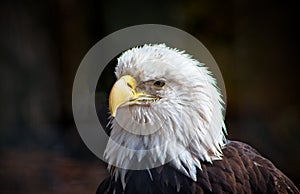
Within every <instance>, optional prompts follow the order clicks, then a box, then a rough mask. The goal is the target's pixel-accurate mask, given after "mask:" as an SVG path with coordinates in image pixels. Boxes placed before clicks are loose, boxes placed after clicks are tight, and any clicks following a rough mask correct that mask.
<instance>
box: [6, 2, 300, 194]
mask: <svg viewBox="0 0 300 194" xmlns="http://www.w3.org/2000/svg"><path fill="white" fill-rule="evenodd" d="M219 2H220V1H215V0H213V1H208V0H206V1H196V0H187V1H180V0H175V1H174V0H172V1H171V0H167V1H158V0H154V1H145V2H142V1H138V0H133V1H105V2H104V1H96V0H86V1H83V0H81V1H71V0H44V1H34V0H23V1H21V0H2V1H1V3H0V27H1V30H0V34H1V38H0V64H1V66H0V89H1V90H0V94H1V96H0V107H1V108H0V109H1V111H0V145H1V147H0V157H1V159H0V169H1V171H0V192H1V193H94V192H95V190H96V188H97V185H98V184H99V182H100V181H101V180H102V179H103V177H104V176H106V175H107V172H106V168H105V164H104V163H103V162H101V161H100V159H98V158H97V157H96V156H94V155H93V154H92V153H91V152H90V150H89V149H88V148H87V147H86V146H85V145H84V143H83V141H82V140H81V138H80V136H79V134H78V132H77V130H76V127H75V124H74V120H73V117H72V107H71V93H72V84H73V79H74V76H75V73H76V70H77V68H78V66H79V64H80V62H81V60H82V58H83V57H84V55H85V54H86V53H87V51H88V50H89V49H90V48H91V47H92V46H93V45H94V44H95V43H96V42H97V41H99V40H100V39H101V38H103V37H104V36H106V35H108V34H110V33H112V32H114V31H116V30H119V29H122V28H124V27H127V26H130V25H136V24H144V23H159V24H166V25H171V26H174V27H178V28H180V29H183V30H185V31H187V32H189V33H190V34H192V35H194V36H195V37H197V38H198V39H199V40H200V41H201V42H202V43H203V44H204V45H205V46H206V47H207V48H208V50H209V51H210V52H211V53H212V55H213V56H214V57H215V59H216V61H217V63H218V65H219V68H220V70H221V72H222V73H223V78H224V81H225V85H226V88H227V114H226V124H227V128H228V133H229V135H228V137H229V139H235V140H240V141H244V142H247V143H249V144H251V145H252V146H253V147H255V148H256V149H258V150H259V151H260V152H261V153H262V154H263V155H264V156H266V157H267V158H269V159H271V160H272V161H273V162H274V164H275V165H276V166H277V167H278V168H279V169H281V170H282V171H283V172H284V173H286V174H287V175H288V176H289V177H290V178H291V179H292V180H293V181H294V182H295V184H296V185H297V186H298V187H299V185H300V165H299V164H300V154H299V150H300V149H299V148H300V142H299V139H300V127H299V126H300V125H299V124H300V109H299V108H300V102H299V98H300V92H299V90H300V87H299V76H300V67H299V66H300V61H299V43H300V39H299V34H300V33H299V30H298V25H299V19H298V18H299V16H300V15H299V6H298V4H296V2H295V3H292V1H279V0H276V1H250V0H246V1H238V0H228V1H223V3H219ZM103 114H104V113H103Z"/></svg>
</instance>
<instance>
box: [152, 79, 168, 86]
mask: <svg viewBox="0 0 300 194" xmlns="http://www.w3.org/2000/svg"><path fill="white" fill-rule="evenodd" d="M153 85H154V86H156V87H163V86H164V85H165V82H163V81H160V80H158V81H155V82H154V83H153Z"/></svg>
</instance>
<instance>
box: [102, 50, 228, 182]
mask: <svg viewBox="0 0 300 194" xmlns="http://www.w3.org/2000/svg"><path fill="white" fill-rule="evenodd" d="M144 47H145V46H144ZM148 47H150V46H148ZM164 48H167V47H164ZM148 49H149V48H148ZM167 49H168V50H169V51H172V52H177V53H179V54H180V55H181V56H183V59H182V60H189V63H191V67H190V68H192V70H191V72H190V74H191V75H190V77H191V79H192V77H193V76H194V77H196V76H202V78H201V80H197V81H194V82H192V83H190V82H189V83H187V84H194V85H192V86H191V87H184V89H182V91H181V88H180V91H181V92H182V93H178V96H179V97H178V96H176V97H174V98H173V99H172V100H171V99H169V100H168V101H162V102H159V103H161V104H159V106H151V107H150V108H149V107H144V106H130V107H124V108H120V109H119V110H118V114H117V115H116V118H114V119H112V120H111V126H112V131H111V136H110V140H109V142H108V144H107V147H106V150H105V153H104V156H105V158H106V159H107V161H108V162H109V168H111V166H115V167H116V168H114V170H113V171H112V173H114V175H115V176H116V177H118V176H120V177H121V180H122V182H123V186H124V187H125V185H126V183H125V174H126V171H127V169H131V170H134V169H139V168H142V167H144V166H145V164H146V166H147V165H149V166H148V169H149V168H153V167H158V166H160V165H163V164H166V163H169V164H171V165H172V166H174V167H175V168H177V169H178V170H179V171H181V172H182V173H184V174H185V175H186V176H188V177H190V178H191V179H193V180H195V181H196V173H197V168H198V169H201V161H207V162H212V161H213V160H217V159H221V158H222V147H223V146H224V144H225V142H226V138H225V134H224V133H226V129H225V125H224V118H223V102H222V99H221V94H220V92H219V90H218V89H217V87H216V83H215V79H214V78H213V77H212V76H211V75H210V74H211V73H210V72H209V71H208V70H207V68H206V67H204V66H203V65H202V64H200V63H199V62H198V61H195V60H192V59H191V58H190V56H188V55H186V54H182V52H181V53H180V52H178V51H176V50H172V49H169V48H167ZM166 52H167V51H166ZM123 55H125V56H123V58H122V56H121V59H120V60H119V64H118V66H119V69H117V70H116V71H117V75H118V76H120V74H122V72H118V71H121V70H122V71H124V69H126V67H124V66H125V65H124V64H125V62H124V61H123V63H122V60H127V61H128V60H129V59H124V58H125V57H126V53H124V54H123ZM127 55H130V53H129V54H128V53H127ZM127 57H129V56H127ZM135 57H136V56H135ZM131 58H132V57H131ZM177 60H178V59H177ZM131 61H133V60H131ZM185 62H186V61H185ZM131 65H132V64H131ZM120 69H121V70H120ZM195 70H196V72H195ZM123 73H127V72H123ZM143 73H144V72H143ZM194 74H195V75H194ZM197 79H198V78H197ZM187 81H188V80H187ZM183 84H185V83H183ZM183 90H184V91H183ZM184 94H189V95H184ZM128 111H129V112H128ZM128 113H130V114H128ZM145 121H147V122H145ZM121 126H122V127H121ZM124 128H125V129H124ZM153 128H155V129H158V130H157V131H155V132H154V131H151V132H149V134H147V135H145V134H144V133H143V134H144V135H139V134H141V132H144V131H150V130H152V129H153ZM128 129H130V130H131V131H128ZM122 146H123V148H124V147H125V148H127V151H122V152H121V151H120V147H122ZM149 150H150V151H149ZM147 162H148V163H149V164H147ZM138 164H141V165H140V166H138Z"/></svg>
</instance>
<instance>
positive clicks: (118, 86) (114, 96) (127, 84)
mask: <svg viewBox="0 0 300 194" xmlns="http://www.w3.org/2000/svg"><path fill="white" fill-rule="evenodd" d="M157 99H158V98H157V97H155V96H153V95H148V94H145V93H143V92H137V91H136V80H135V79H134V77H132V76H131V75H124V76H122V77H121V78H120V79H118V80H117V81H116V83H115V84H114V85H113V87H112V89H111V91H110V94H109V110H110V113H111V115H112V116H113V117H115V116H116V113H117V110H118V108H119V107H122V106H125V105H130V104H138V103H142V102H145V101H149V100H151V101H155V100H157Z"/></svg>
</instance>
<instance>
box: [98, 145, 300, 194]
mask: <svg viewBox="0 0 300 194" xmlns="http://www.w3.org/2000/svg"><path fill="white" fill-rule="evenodd" d="M223 154H224V156H223V158H222V160H216V161H213V163H207V162H203V163H202V169H198V170H197V182H194V181H193V180H191V179H190V178H189V177H187V176H185V175H183V174H182V173H181V172H179V171H177V170H176V169H175V168H173V167H172V166H170V165H168V164H166V165H164V166H162V167H159V168H153V169H151V170H149V171H147V170H139V171H133V170H131V171H128V173H127V174H126V177H125V181H126V186H125V189H123V187H122V183H121V180H120V178H117V180H115V177H114V176H110V177H108V178H106V179H105V180H104V181H103V182H102V183H101V184H100V185H99V187H98V190H97V194H102V193H105V194H110V193H111V194H112V193H116V194H119V193H124V194H133V193H143V194H150V193H152V194H171V193H195V194H196V193H197V194H198V193H238V194H242V193H300V192H299V190H298V189H297V187H296V186H295V185H294V184H293V182H292V181H291V180H290V179H289V178H288V177H286V176H285V175H284V174H283V173H282V172H281V171H280V170H278V169H277V168H276V167H275V166H274V165H273V164H272V163H271V162H270V161H269V160H267V159H266V158H264V157H262V156H261V155H260V154H259V153H258V152H257V151H256V150H255V149H253V148H252V147H250V146H249V145H247V144H244V143H241V142H237V141H231V142H228V144H227V145H226V146H225V147H224V149H223ZM149 172H150V173H151V176H150V173H149Z"/></svg>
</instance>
